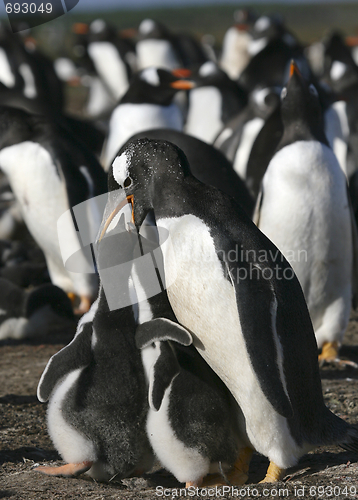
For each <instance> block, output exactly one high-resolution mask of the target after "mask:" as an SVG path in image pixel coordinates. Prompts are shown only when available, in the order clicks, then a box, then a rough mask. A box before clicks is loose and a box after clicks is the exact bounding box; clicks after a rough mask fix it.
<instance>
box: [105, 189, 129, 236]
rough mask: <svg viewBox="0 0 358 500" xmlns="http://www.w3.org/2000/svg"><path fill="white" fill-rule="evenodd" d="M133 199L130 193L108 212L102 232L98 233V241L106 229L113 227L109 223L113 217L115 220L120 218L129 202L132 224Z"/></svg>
mask: <svg viewBox="0 0 358 500" xmlns="http://www.w3.org/2000/svg"><path fill="white" fill-rule="evenodd" d="M133 200H134V196H133V195H132V194H130V195H129V196H127V197H126V198H125V199H124V200H122V201H121V202H120V203H119V204H118V205H117V206H116V208H115V209H114V210H113V211H112V212H111V213H110V214H109V216H108V218H107V220H106V222H105V224H104V226H103V229H102V232H101V234H100V237H99V240H98V242H100V241H101V239H102V238H103V236H104V235H105V234H106V232H107V231H110V230H111V229H113V228H111V223H112V222H113V221H114V219H115V218H116V219H117V220H119V219H120V218H121V215H122V213H124V211H125V208H126V207H127V206H128V204H131V222H132V224H134V207H133V203H134V201H133ZM116 216H117V217H116ZM115 225H116V224H115ZM115 225H114V227H115Z"/></svg>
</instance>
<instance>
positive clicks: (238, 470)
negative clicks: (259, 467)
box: [227, 446, 254, 486]
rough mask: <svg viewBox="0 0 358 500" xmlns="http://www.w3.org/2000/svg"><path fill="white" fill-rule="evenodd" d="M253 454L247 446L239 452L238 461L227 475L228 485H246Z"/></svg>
mask: <svg viewBox="0 0 358 500" xmlns="http://www.w3.org/2000/svg"><path fill="white" fill-rule="evenodd" d="M253 453H254V450H253V449H252V448H250V447H249V446H246V448H243V449H242V450H240V452H239V456H238V459H237V460H236V462H235V463H234V465H233V468H232V469H231V470H230V471H229V472H228V474H227V479H228V480H229V482H230V484H232V485H233V486H241V485H242V484H245V483H246V481H247V480H248V478H249V466H250V462H251V458H252V455H253Z"/></svg>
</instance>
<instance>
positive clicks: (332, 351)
mask: <svg viewBox="0 0 358 500" xmlns="http://www.w3.org/2000/svg"><path fill="white" fill-rule="evenodd" d="M338 351H339V344H338V342H324V344H323V346H322V352H321V354H320V355H319V356H318V363H319V366H321V367H322V366H324V365H325V364H334V365H336V366H344V367H346V366H351V367H352V368H358V365H357V363H355V362H354V361H349V360H345V359H340V358H339V356H338Z"/></svg>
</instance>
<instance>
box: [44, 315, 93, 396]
mask: <svg viewBox="0 0 358 500" xmlns="http://www.w3.org/2000/svg"><path fill="white" fill-rule="evenodd" d="M91 339H92V323H85V324H84V326H83V329H82V331H81V332H80V333H79V334H77V335H76V336H75V337H74V339H73V340H72V341H71V342H70V343H69V344H68V345H67V346H66V347H64V348H63V349H61V350H60V351H59V352H58V353H56V354H54V355H53V356H52V358H51V359H50V361H49V362H48V363H47V366H46V368H45V371H44V372H43V374H42V376H41V379H40V382H39V384H38V387H37V397H38V399H39V401H41V402H42V403H45V402H46V401H48V399H49V397H50V395H51V392H52V391H53V389H54V387H55V385H56V384H57V382H58V381H59V380H60V379H61V378H62V377H64V376H65V375H66V374H67V373H69V372H71V371H73V370H76V369H77V368H80V367H83V366H87V365H88V364H89V363H90V361H91V352H92V350H91Z"/></svg>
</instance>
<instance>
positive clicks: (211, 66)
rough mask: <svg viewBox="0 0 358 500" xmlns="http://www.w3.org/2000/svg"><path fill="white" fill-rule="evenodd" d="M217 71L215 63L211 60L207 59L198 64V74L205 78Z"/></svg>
mask: <svg viewBox="0 0 358 500" xmlns="http://www.w3.org/2000/svg"><path fill="white" fill-rule="evenodd" d="M217 71H218V67H217V65H216V64H215V63H214V62H213V61H207V62H206V63H204V64H202V65H201V66H200V69H199V75H200V76H202V77H203V78H205V77H206V76H210V75H215V73H217Z"/></svg>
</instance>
